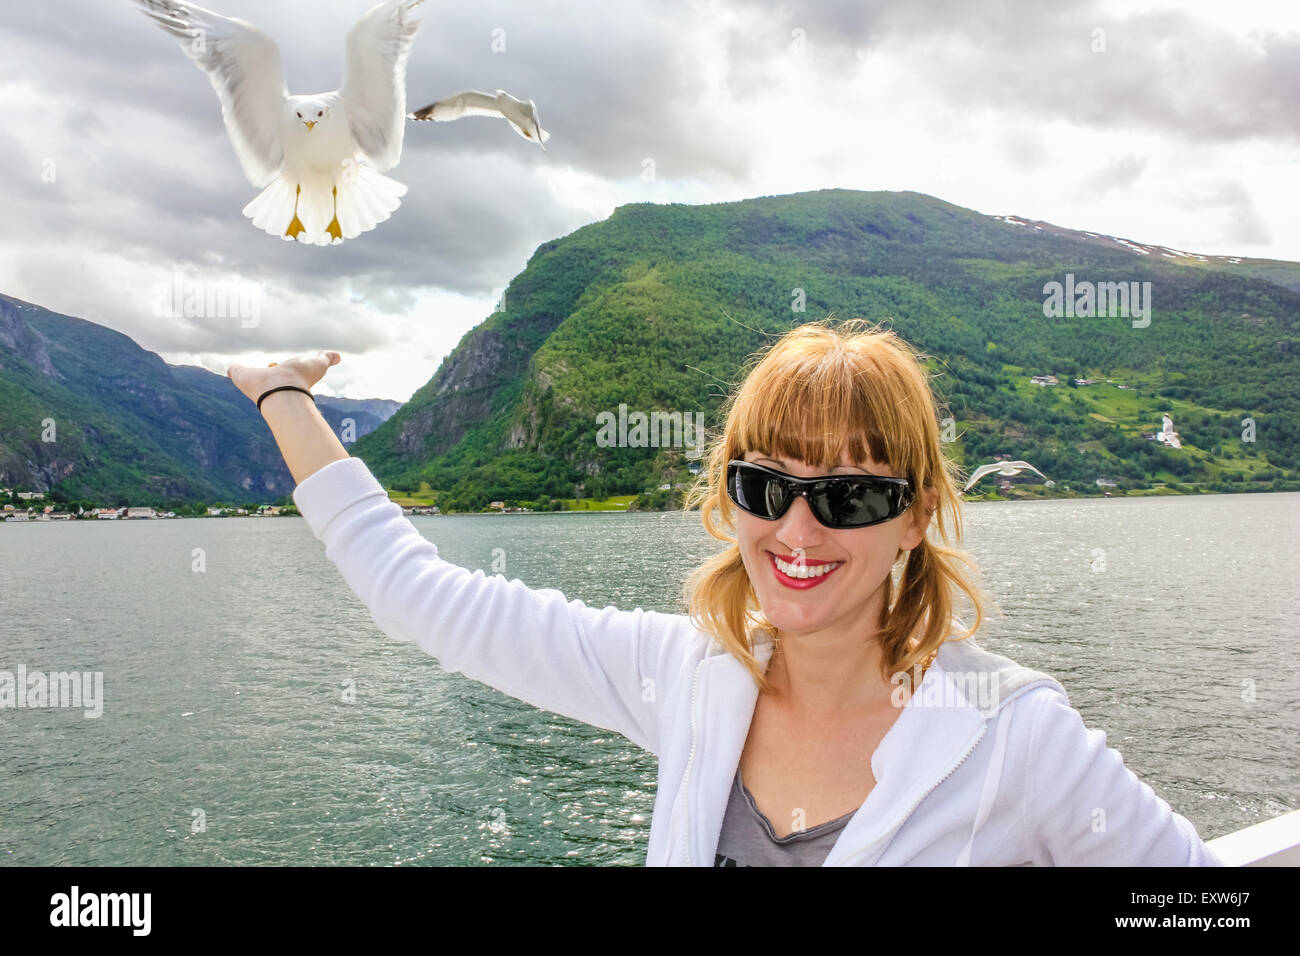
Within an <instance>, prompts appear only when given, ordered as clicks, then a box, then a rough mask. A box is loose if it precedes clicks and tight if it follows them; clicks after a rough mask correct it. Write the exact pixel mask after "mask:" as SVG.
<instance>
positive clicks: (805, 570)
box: [772, 555, 843, 578]
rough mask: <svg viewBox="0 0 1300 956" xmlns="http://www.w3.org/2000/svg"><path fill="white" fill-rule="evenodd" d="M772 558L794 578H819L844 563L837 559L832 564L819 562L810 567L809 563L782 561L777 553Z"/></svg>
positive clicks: (785, 572)
mask: <svg viewBox="0 0 1300 956" xmlns="http://www.w3.org/2000/svg"><path fill="white" fill-rule="evenodd" d="M772 560H773V561H775V562H776V566H777V567H778V568H780V569H781V573H782V574H785V575H788V576H789V577H792V578H819V577H821V576H822V575H823V574H826V573H827V572H829V571H834V570H835V569H836V568H838V567H839V566H840V565H841V564H843V562H842V561H835V562H833V563H831V564H819V565H816V566H814V567H809V566H807V565H802V566H800V565H794V564H789V563H787V562H785V561H782V560H781V559H780V558H778V557H777V556H776V555H772Z"/></svg>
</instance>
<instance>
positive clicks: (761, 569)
mask: <svg viewBox="0 0 1300 956" xmlns="http://www.w3.org/2000/svg"><path fill="white" fill-rule="evenodd" d="M744 460H745V461H752V462H754V463H755V464H759V465H763V466H764V467H767V468H772V469H774V470H776V471H780V472H784V473H785V474H787V475H793V476H794V477H796V478H816V477H821V476H823V475H825V474H827V472H824V471H822V470H820V469H818V468H814V467H809V466H808V465H807V464H806V463H804V462H801V461H795V460H784V459H781V458H775V457H770V456H768V455H766V454H761V453H759V452H753V451H751V452H746V453H745V455H744ZM829 474H834V475H852V474H860V475H888V476H890V477H893V478H900V477H902V475H900V474H899V473H898V472H896V471H894V470H893V469H891V468H887V467H885V466H883V465H877V464H875V463H874V462H872V461H871V460H870V459H868V460H867V461H865V462H853V461H852V460H850V459H849V458H848V453H847V452H846V453H845V457H844V458H843V459H842V460H841V464H840V465H839V466H838V467H836V468H835V469H834V470H833V471H831V472H829ZM926 507H933V504H932V502H922V503H921V504H920V505H917V506H913V508H912V509H910V510H909V511H907V512H905V513H904V514H901V515H899V516H898V517H897V518H894V519H892V520H890V521H886V522H884V523H882V524H877V525H872V526H870V527H867V528H842V529H836V528H828V527H826V526H825V525H824V524H822V523H821V522H820V521H818V520H817V518H816V517H815V516H814V515H813V513H812V510H811V509H810V508H809V506H808V502H807V500H806V499H805V498H803V497H802V496H796V497H795V499H794V501H792V502H791V503H790V506H789V508H787V509H786V512H785V514H783V515H781V517H780V518H778V519H777V520H775V521H768V520H766V519H763V518H758V517H755V516H754V515H751V514H749V513H748V512H746V511H743V510H741V509H739V508H736V509H734V510H735V515H736V531H737V540H738V543H739V545H740V555H741V558H742V560H743V561H744V562H745V570H746V571H748V572H749V580H750V582H751V583H752V584H753V586H754V592H755V593H756V594H757V595H758V601H759V605H760V606H761V607H762V609H763V614H764V616H765V617H766V618H767V620H768V621H769V622H771V623H772V624H773V625H775V626H776V628H777V629H778V630H779V631H780V632H781V633H782V635H785V636H789V635H795V634H800V633H817V632H821V631H825V630H827V629H830V628H840V627H844V628H852V627H859V628H861V627H869V626H870V624H869V623H868V622H874V621H875V620H876V619H877V618H875V617H870V618H868V617H867V616H866V615H867V614H868V613H869V612H870V611H871V609H872V607H873V605H875V604H876V601H877V600H878V595H877V592H878V591H879V590H880V588H881V586H882V585H883V584H884V581H885V578H886V577H888V576H889V572H890V569H891V568H892V567H893V564H894V561H895V559H896V557H897V556H898V552H899V550H900V549H903V550H911V549H912V548H915V547H916V546H917V545H918V544H920V543H921V538H922V537H923V536H924V534H925V527H926V525H927V524H928V516H926V514H925V511H924V510H923V509H924V508H926ZM918 515H919V516H921V517H922V518H924V519H925V520H920V521H918V520H916V519H917V516H918ZM800 555H802V561H803V564H804V566H805V567H806V568H808V569H814V570H815V569H816V568H818V567H821V566H825V567H826V568H827V570H826V572H825V573H823V574H822V575H821V576H820V577H811V578H804V579H797V578H793V577H791V576H789V575H787V574H785V573H783V571H782V570H781V566H780V564H778V562H784V563H787V564H793V563H795V562H796V561H797V560H798V559H799V556H800ZM873 613H876V614H878V613H879V611H878V609H877V610H875V611H874V612H873Z"/></svg>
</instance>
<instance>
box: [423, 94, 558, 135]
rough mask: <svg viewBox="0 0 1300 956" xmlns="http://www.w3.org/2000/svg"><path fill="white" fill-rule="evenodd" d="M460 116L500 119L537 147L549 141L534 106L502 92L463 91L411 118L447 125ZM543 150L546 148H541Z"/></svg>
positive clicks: (530, 101) (431, 105)
mask: <svg viewBox="0 0 1300 956" xmlns="http://www.w3.org/2000/svg"><path fill="white" fill-rule="evenodd" d="M462 116H498V117H502V118H503V119H505V121H506V122H508V123H509V124H510V125H511V126H513V127H514V128H515V132H516V133H518V134H519V135H520V136H522V137H523V138H524V139H527V140H531V141H532V142H534V143H537V145H539V146H542V144H543V143H545V142H546V141H547V140H548V139H550V138H551V134H550V133H548V132H547V131H546V130H544V129H542V127H541V124H540V123H539V122H538V119H537V107H536V106H535V105H534V104H533V101H532V100H528V101H524V100H520V99H516V98H515V97H513V96H511V95H510V94H509V93H507V92H506V91H505V90H497V91H496V94H495V95H493V94H492V93H484V92H482V91H481V90H462V91H461V92H460V93H455V94H453V95H451V96H448V97H446V98H445V99H441V100H438V102H436V103H430V104H429V105H428V106H426V107H424V108H423V109H419V110H416V111H415V112H414V113H412V114H411V119H414V120H436V121H437V122H440V123H446V122H449V121H451V120H458V119H460V118H461V117H462ZM542 149H543V150H544V149H546V147H545V146H542Z"/></svg>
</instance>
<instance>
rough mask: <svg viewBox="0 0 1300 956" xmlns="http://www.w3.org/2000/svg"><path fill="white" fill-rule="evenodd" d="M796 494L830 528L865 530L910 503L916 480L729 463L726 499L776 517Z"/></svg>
mask: <svg viewBox="0 0 1300 956" xmlns="http://www.w3.org/2000/svg"><path fill="white" fill-rule="evenodd" d="M797 495H803V497H804V499H805V500H806V501H807V502H808V507H809V508H811V509H812V513H813V515H814V516H816V518H817V520H818V521H820V522H821V523H822V524H824V525H825V526H826V527H828V528H866V527H869V526H871V525H873V524H881V523H883V522H885V521H892V520H893V519H894V518H897V517H898V516H899V515H901V514H902V513H903V512H904V511H906V510H907V509H908V508H910V507H911V505H912V501H913V500H914V497H915V496H914V495H913V492H912V483H911V481H909V480H908V479H906V478H889V477H887V476H884V475H827V476H825V477H822V478H796V477H794V476H793V475H787V474H785V473H784V472H780V471H773V470H772V469H771V468H764V467H763V466H762V465H755V464H753V463H752V462H748V461H739V460H737V459H732V460H731V461H730V462H728V463H727V497H728V498H730V499H731V500H732V501H734V502H735V503H736V506H737V507H738V508H741V509H743V510H745V511H747V512H749V513H750V514H752V515H755V516H756V517H759V518H765V519H767V520H768V521H775V520H776V519H777V518H779V517H781V515H783V514H785V512H786V509H788V508H789V507H790V503H791V502H793V501H794V499H795V497H796V496H797Z"/></svg>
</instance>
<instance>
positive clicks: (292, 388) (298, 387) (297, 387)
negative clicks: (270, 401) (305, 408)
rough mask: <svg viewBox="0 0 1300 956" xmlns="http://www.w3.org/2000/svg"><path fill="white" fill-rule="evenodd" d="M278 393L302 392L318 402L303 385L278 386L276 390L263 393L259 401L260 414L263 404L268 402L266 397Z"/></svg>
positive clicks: (271, 389) (270, 389)
mask: <svg viewBox="0 0 1300 956" xmlns="http://www.w3.org/2000/svg"><path fill="white" fill-rule="evenodd" d="M276 392H302V393H303V394H304V395H306V396H307V397H308V398H310V399H311V400H312V401H313V402H314V401H316V396H315V395H313V394H312V393H311V392H309V391H307V389H305V388H303V387H302V386H301V385H277V386H276V387H275V388H268V389H267V390H266V391H265V392H263V393H262V397H261V398H259V399H258V400H257V410H258V411H259V412H260V411H261V410H262V402H263V401H265V400H266V396H268V395H274V394H275V393H276Z"/></svg>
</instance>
